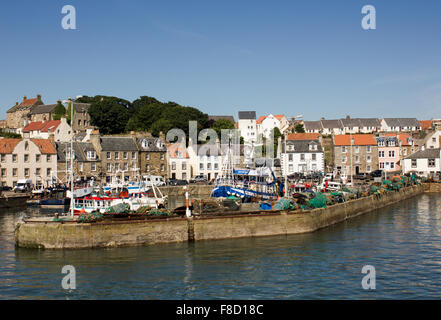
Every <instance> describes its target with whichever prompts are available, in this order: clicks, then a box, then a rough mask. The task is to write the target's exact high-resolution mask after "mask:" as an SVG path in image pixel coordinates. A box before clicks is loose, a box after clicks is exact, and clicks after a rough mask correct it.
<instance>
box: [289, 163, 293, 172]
mask: <svg viewBox="0 0 441 320" xmlns="http://www.w3.org/2000/svg"><path fill="white" fill-rule="evenodd" d="M288 172H293V165H292V164H290V165H289V166H288Z"/></svg>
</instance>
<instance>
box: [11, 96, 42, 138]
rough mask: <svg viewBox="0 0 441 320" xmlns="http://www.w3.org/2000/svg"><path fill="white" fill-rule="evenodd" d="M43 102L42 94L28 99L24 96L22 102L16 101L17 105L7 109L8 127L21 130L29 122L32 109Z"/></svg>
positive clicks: (12, 129) (15, 130)
mask: <svg viewBox="0 0 441 320" xmlns="http://www.w3.org/2000/svg"><path fill="white" fill-rule="evenodd" d="M43 104H44V103H43V101H42V100H41V95H39V94H38V95H37V97H36V98H32V99H28V98H27V97H26V96H24V97H23V101H22V102H21V103H20V104H19V103H18V102H16V103H15V106H13V107H12V108H10V109H9V110H8V111H6V127H7V128H9V129H10V130H11V131H14V132H19V129H21V128H23V127H24V126H25V125H26V124H27V122H28V119H29V114H30V113H31V111H32V109H33V108H34V107H36V106H39V105H43Z"/></svg>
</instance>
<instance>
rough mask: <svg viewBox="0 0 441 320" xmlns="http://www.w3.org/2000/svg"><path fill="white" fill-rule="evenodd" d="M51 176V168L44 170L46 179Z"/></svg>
mask: <svg viewBox="0 0 441 320" xmlns="http://www.w3.org/2000/svg"><path fill="white" fill-rule="evenodd" d="M50 176H51V168H47V169H46V177H50Z"/></svg>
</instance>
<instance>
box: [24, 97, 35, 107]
mask: <svg viewBox="0 0 441 320" xmlns="http://www.w3.org/2000/svg"><path fill="white" fill-rule="evenodd" d="M35 102H37V98H34V99H26V100H23V102H22V103H20V105H21V106H23V107H26V106H32V105H33V104H34V103H35Z"/></svg>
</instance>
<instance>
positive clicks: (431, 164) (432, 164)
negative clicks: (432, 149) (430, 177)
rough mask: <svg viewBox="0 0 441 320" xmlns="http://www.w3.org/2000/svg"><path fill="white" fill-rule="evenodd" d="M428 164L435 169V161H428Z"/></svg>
mask: <svg viewBox="0 0 441 320" xmlns="http://www.w3.org/2000/svg"><path fill="white" fill-rule="evenodd" d="M427 162H428V166H429V167H431V168H433V167H435V159H428V160H427Z"/></svg>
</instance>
